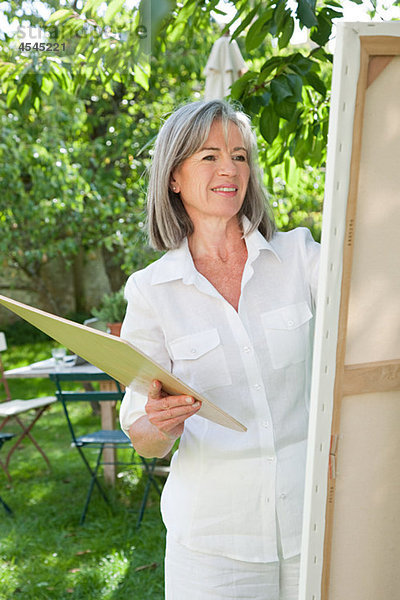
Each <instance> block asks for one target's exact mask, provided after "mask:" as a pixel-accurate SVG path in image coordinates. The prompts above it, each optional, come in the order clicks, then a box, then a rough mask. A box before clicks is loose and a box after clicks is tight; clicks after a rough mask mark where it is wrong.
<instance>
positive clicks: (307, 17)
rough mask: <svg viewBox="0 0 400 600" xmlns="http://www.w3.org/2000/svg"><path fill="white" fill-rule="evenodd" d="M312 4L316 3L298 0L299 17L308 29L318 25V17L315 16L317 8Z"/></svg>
mask: <svg viewBox="0 0 400 600" xmlns="http://www.w3.org/2000/svg"><path fill="white" fill-rule="evenodd" d="M311 4H314V3H310V2H309V0H298V2H297V10H296V14H297V18H298V19H299V21H300V24H301V25H304V26H305V27H308V29H310V28H311V27H314V26H316V25H318V21H317V17H316V16H315V10H314V9H313V7H312V6H311Z"/></svg>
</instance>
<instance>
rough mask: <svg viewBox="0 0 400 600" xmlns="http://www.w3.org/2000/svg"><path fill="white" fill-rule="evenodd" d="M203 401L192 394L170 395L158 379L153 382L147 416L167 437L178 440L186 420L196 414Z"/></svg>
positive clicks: (147, 404) (147, 405) (148, 400)
mask: <svg viewBox="0 0 400 600" xmlns="http://www.w3.org/2000/svg"><path fill="white" fill-rule="evenodd" d="M200 407H201V402H198V401H196V402H195V401H194V399H193V398H192V397H191V396H168V395H167V394H166V392H164V391H163V389H162V385H161V383H160V382H159V381H157V379H154V380H153V381H152V382H151V385H150V388H149V394H148V399H147V403H146V407H145V408H146V413H147V417H148V419H149V421H150V423H151V424H152V425H154V426H155V427H157V429H158V430H159V431H160V433H162V434H163V435H164V436H165V438H166V439H169V440H177V439H178V438H179V437H180V436H181V435H182V432H183V428H184V424H185V420H186V419H187V418H188V417H191V416H192V415H194V414H196V413H197V411H198V410H199V409H200Z"/></svg>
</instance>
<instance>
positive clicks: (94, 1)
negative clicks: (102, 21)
mask: <svg viewBox="0 0 400 600" xmlns="http://www.w3.org/2000/svg"><path fill="white" fill-rule="evenodd" d="M103 1H104V0H87V2H86V3H85V5H84V7H83V9H82V14H83V15H84V14H86V13H89V14H92V15H95V14H96V11H97V9H98V8H99V6H100V4H102V3H103Z"/></svg>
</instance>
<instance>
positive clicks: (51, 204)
mask: <svg viewBox="0 0 400 600" xmlns="http://www.w3.org/2000/svg"><path fill="white" fill-rule="evenodd" d="M92 4H93V3H92ZM71 10H72V9H71ZM129 18H130V17H129ZM42 26H44V25H43V23H42ZM211 33H212V30H210V35H211ZM60 35H61V34H60ZM64 39H66V38H64ZM71 39H72V38H71ZM107 39H108V38H107ZM82 40H83V38H79V37H76V38H73V43H74V44H75V45H76V48H78V46H79V44H82V43H85V44H86V43H88V44H90V43H91V41H90V36H88V38H87V39H86V38H85V40H84V42H83V41H82ZM102 43H103V39H102V38H101V39H100V42H99V47H100V48H101V44H102ZM107 43H108V44H109V43H110V42H109V41H108V42H107ZM210 43H211V42H210ZM203 44H204V35H203V34H200V33H198V34H197V35H194V37H193V40H192V41H191V45H190V46H189V45H188V44H180V46H179V48H176V49H173V50H170V49H169V48H161V47H159V48H156V49H155V52H154V54H153V56H151V57H150V58H149V60H151V64H152V70H151V74H150V72H149V76H148V78H147V79H146V80H145V79H143V77H142V74H139V76H136V74H135V71H134V68H132V69H131V70H130V71H129V69H126V70H125V71H124V69H123V67H124V66H125V65H126V62H125V61H126V56H125V54H124V53H122V54H121V55H119V57H118V61H120V62H119V63H118V65H119V66H118V65H117V66H115V67H114V69H115V71H113V77H112V78H109V80H108V81H107V82H105V78H107V77H108V75H107V71H106V67H105V66H104V64H102V63H101V61H100V63H101V64H98V65H96V66H94V63H93V65H92V67H91V68H90V69H89V68H88V64H90V60H91V59H90V56H91V55H95V54H97V52H95V48H91V49H89V50H87V52H86V54H85V60H83V59H82V60H81V59H80V58H79V55H74V60H72V59H71V57H70V56H63V57H55V56H54V54H53V55H51V54H50V53H49V54H47V55H45V54H41V53H40V51H34V50H30V51H26V52H25V55H23V56H22V58H20V60H17V58H18V52H17V48H16V46H15V44H14V45H13V42H12V40H9V43H8V44H7V45H5V46H4V47H3V53H2V54H3V66H2V67H1V69H2V73H3V85H2V92H3V93H2V95H1V96H0V99H1V98H2V101H1V103H0V118H1V119H2V128H1V131H0V156H1V158H2V159H3V161H2V166H1V167H0V191H1V194H0V227H1V231H2V235H1V237H0V253H1V254H2V255H3V257H4V260H5V261H6V263H7V265H8V266H9V267H11V269H12V270H13V271H14V272H15V273H16V274H17V277H18V281H19V287H21V285H23V287H25V288H28V289H32V290H35V291H38V292H39V293H40V296H41V298H42V300H41V302H44V303H45V304H47V305H49V306H50V307H51V308H52V310H54V311H55V312H57V311H58V310H59V303H57V300H56V298H55V291H54V290H53V289H52V288H51V286H49V285H48V281H47V280H46V277H45V273H46V271H47V270H48V265H49V263H51V262H52V261H54V260H55V259H57V258H58V259H59V260H62V261H63V262H64V265H65V267H67V268H70V269H72V270H73V273H74V284H75V285H74V287H75V307H76V309H77V310H80V311H82V310H88V308H90V307H89V306H88V305H87V302H86V300H85V297H84V292H85V286H84V282H83V281H82V279H83V278H84V277H85V273H84V271H83V269H82V263H83V262H84V261H85V260H86V261H87V260H90V258H91V257H92V258H94V257H95V256H96V252H97V251H98V249H99V248H100V249H101V252H102V255H103V259H104V262H105V267H106V269H107V273H108V275H109V281H110V288H111V289H113V290H116V289H118V288H119V287H120V286H121V283H122V281H123V280H125V279H126V274H125V273H126V272H131V271H132V270H133V269H135V268H138V267H140V266H143V265H144V264H146V263H147V262H148V261H149V260H151V259H152V258H154V257H155V256H156V253H154V252H151V251H150V249H149V248H148V247H147V246H146V244H145V239H144V237H145V236H144V233H143V230H144V227H143V224H144V220H145V214H144V196H145V195H144V191H143V175H144V173H145V170H146V168H147V166H148V163H149V156H150V155H149V151H150V146H151V141H152V140H153V139H154V137H155V135H156V133H157V131H158V129H159V127H160V124H161V119H162V117H163V115H165V114H166V113H168V111H171V110H172V109H173V108H174V106H175V105H176V104H178V103H180V102H182V101H185V100H187V98H188V97H190V96H192V95H193V93H195V90H196V86H198V80H199V79H200V78H201V69H202V64H201V62H199V61H195V56H196V53H198V52H199V51H200V49H201V47H202V45H203ZM36 55H37V56H36ZM56 59H57V60H56ZM108 59H109V60H110V61H111V60H114V59H115V56H114V55H113V54H112V55H111V57H108ZM108 59H107V60H108ZM132 60H133V59H132ZM39 61H40V62H39ZM107 68H108V67H107ZM120 71H121V72H122V73H123V74H122V75H121V76H120V75H119V72H120ZM178 74H179V76H180V77H182V81H180V83H179V85H177V80H178ZM137 79H138V80H139V83H138V81H137ZM33 81H36V83H37V85H36V84H35V85H33V84H32V82H33ZM38 82H39V83H40V85H39V83H38ZM16 140H17V142H18V143H17V144H16V143H15V142H16ZM10 156H12V157H13V158H12V160H11V161H10V160H7V158H8V157H10ZM121 267H122V269H125V273H124V272H123V270H121ZM21 273H24V275H25V277H24V278H23V281H21V277H20V275H21ZM106 291H108V290H107V289H104V290H99V297H101V296H102V295H103V293H104V292H106Z"/></svg>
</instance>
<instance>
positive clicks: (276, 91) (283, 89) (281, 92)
mask: <svg viewBox="0 0 400 600" xmlns="http://www.w3.org/2000/svg"><path fill="white" fill-rule="evenodd" d="M271 91H272V96H273V98H274V99H275V101H276V102H282V100H285V98H290V96H292V90H291V88H290V85H289V82H288V80H287V78H286V76H284V75H281V76H280V77H276V78H275V79H273V80H272V81H271Z"/></svg>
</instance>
